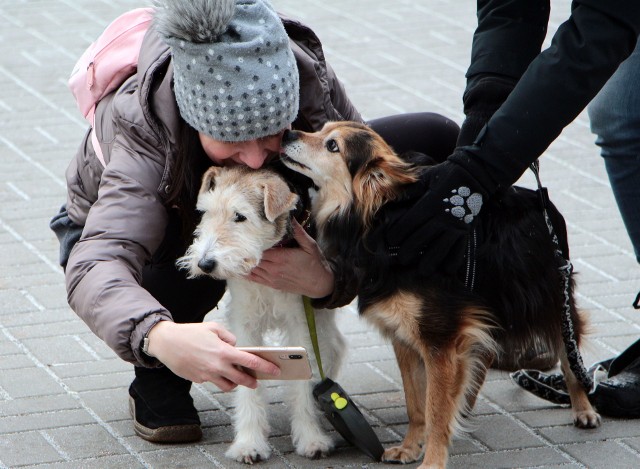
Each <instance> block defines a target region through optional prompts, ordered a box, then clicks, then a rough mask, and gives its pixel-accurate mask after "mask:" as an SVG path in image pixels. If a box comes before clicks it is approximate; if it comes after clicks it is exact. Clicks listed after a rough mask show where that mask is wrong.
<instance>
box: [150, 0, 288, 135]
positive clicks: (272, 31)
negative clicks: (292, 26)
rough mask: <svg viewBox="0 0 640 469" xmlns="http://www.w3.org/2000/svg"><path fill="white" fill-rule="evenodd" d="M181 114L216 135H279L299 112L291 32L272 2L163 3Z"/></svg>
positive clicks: (158, 23)
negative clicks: (286, 27) (289, 32)
mask: <svg viewBox="0 0 640 469" xmlns="http://www.w3.org/2000/svg"><path fill="white" fill-rule="evenodd" d="M155 6H156V13H155V27H156V29H157V31H158V32H159V33H160V35H161V36H162V37H163V38H164V40H165V41H166V43H167V44H169V46H170V47H171V52H172V55H173V73H174V91H175V95H176V101H177V103H178V108H179V109H180V114H181V116H182V118H183V119H184V120H185V121H187V122H188V123H189V124H190V125H191V126H192V127H193V128H195V129H196V130H197V131H199V132H203V133H205V134H207V135H209V136H211V137H213V138H214V139H216V140H222V141H227V142H240V141H246V140H253V139H256V138H260V137H266V136H269V135H273V134H276V133H278V132H279V131H280V130H282V129H283V128H285V127H287V126H288V125H289V124H290V123H291V122H293V121H294V119H295V118H296V115H297V114H298V104H299V95H300V84H299V78H298V69H297V66H296V61H295V58H294V56H293V52H292V51H291V48H290V46H289V37H288V36H287V33H286V31H285V29H284V26H283V25H282V21H281V20H280V18H279V17H278V15H277V13H276V12H275V10H274V9H273V7H272V6H271V4H270V3H269V2H268V1H267V0H156V1H155Z"/></svg>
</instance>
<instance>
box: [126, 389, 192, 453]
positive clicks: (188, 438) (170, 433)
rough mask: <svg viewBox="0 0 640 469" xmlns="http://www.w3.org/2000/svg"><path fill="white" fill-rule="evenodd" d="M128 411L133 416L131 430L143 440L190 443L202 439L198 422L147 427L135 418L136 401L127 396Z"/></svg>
mask: <svg viewBox="0 0 640 469" xmlns="http://www.w3.org/2000/svg"><path fill="white" fill-rule="evenodd" d="M129 412H130V413H131V417H133V430H134V431H135V432H136V435H138V436H139V437H140V438H142V439H143V440H147V441H150V442H152V443H191V442H194V441H198V440H200V439H202V429H201V428H200V425H198V424H190V425H168V426H166V427H158V428H148V427H145V426H144V425H142V424H140V423H139V422H138V421H137V420H136V403H135V401H134V400H133V398H132V397H131V396H129Z"/></svg>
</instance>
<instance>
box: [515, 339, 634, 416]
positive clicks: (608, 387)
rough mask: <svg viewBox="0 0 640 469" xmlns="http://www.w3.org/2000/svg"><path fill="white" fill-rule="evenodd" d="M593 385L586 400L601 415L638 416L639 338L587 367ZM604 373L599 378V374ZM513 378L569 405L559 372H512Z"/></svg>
mask: <svg viewBox="0 0 640 469" xmlns="http://www.w3.org/2000/svg"><path fill="white" fill-rule="evenodd" d="M589 373H591V374H593V376H594V378H595V379H594V382H595V383H596V385H595V388H594V389H593V391H591V392H590V393H589V394H588V396H589V401H590V402H591V403H592V404H593V405H594V406H595V408H596V410H597V411H598V412H600V413H601V414H602V415H606V416H609V417H621V418H640V340H637V341H636V342H634V343H633V344H631V345H630V346H629V347H628V348H627V349H626V350H625V351H624V352H622V353H621V354H620V355H618V356H617V357H615V358H612V359H608V360H604V361H602V362H598V363H595V364H594V365H593V366H592V367H591V368H589ZM599 373H600V374H604V376H603V377H602V378H600V379H598V378H597V375H598V374H599ZM511 378H512V379H513V381H514V382H515V383H516V384H517V385H518V386H520V387H521V388H523V389H525V390H527V391H529V392H530V393H532V394H534V395H536V396H538V397H540V398H542V399H546V400H548V401H550V402H553V403H555V404H569V403H570V402H571V401H570V399H569V394H568V392H567V387H566V384H565V381H564V377H563V376H562V374H560V373H556V374H551V375H549V374H545V373H541V372H539V371H537V370H519V371H516V372H515V373H511Z"/></svg>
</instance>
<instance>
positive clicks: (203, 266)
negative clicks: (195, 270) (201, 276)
mask: <svg viewBox="0 0 640 469" xmlns="http://www.w3.org/2000/svg"><path fill="white" fill-rule="evenodd" d="M198 267H200V270H202V271H203V272H204V273H205V274H210V273H211V272H213V269H215V268H216V261H215V260H214V259H206V258H202V259H200V262H198Z"/></svg>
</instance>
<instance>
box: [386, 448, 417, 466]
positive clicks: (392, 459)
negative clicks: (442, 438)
mask: <svg viewBox="0 0 640 469" xmlns="http://www.w3.org/2000/svg"><path fill="white" fill-rule="evenodd" d="M421 454H422V447H421V446H420V445H412V446H411V447H406V446H394V447H392V448H388V449H386V450H385V452H384V453H383V455H382V461H383V462H389V463H394V464H398V463H399V464H409V463H411V462H414V461H417V460H418V458H420V455H421Z"/></svg>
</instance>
